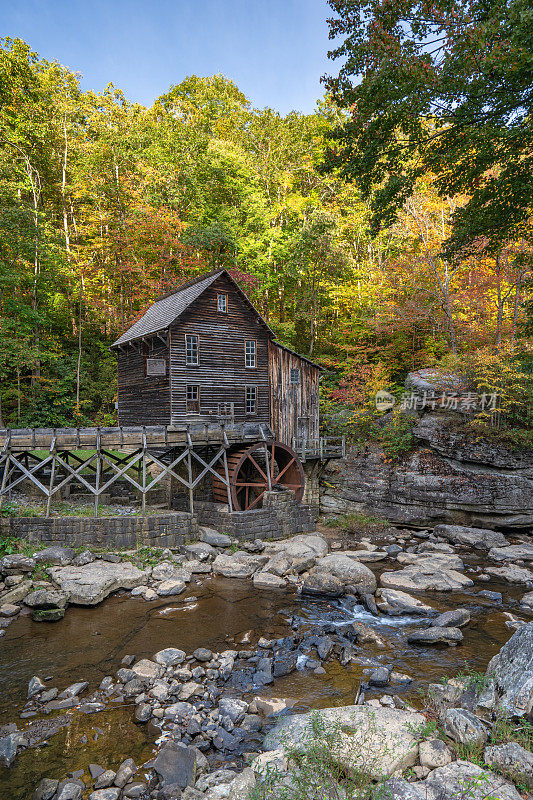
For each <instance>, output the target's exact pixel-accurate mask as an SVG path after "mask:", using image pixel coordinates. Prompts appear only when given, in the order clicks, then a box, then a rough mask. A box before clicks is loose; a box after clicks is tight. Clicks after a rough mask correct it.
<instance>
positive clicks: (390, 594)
mask: <svg viewBox="0 0 533 800" xmlns="http://www.w3.org/2000/svg"><path fill="white" fill-rule="evenodd" d="M376 603H377V606H378V608H379V610H380V611H381V612H383V613H384V614H391V615H401V614H414V615H416V616H423V617H427V616H431V615H434V614H437V613H438V612H437V611H436V610H435V609H434V608H432V606H428V605H426V604H425V603H423V602H422V601H421V600H419V599H418V598H417V597H412V596H411V595H410V594H407V592H401V591H399V590H398V589H381V590H380V596H379V597H377V598H376Z"/></svg>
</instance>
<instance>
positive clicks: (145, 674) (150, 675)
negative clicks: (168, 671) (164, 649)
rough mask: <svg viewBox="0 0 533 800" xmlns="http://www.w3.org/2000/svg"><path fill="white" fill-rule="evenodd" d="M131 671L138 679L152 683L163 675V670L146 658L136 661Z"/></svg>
mask: <svg viewBox="0 0 533 800" xmlns="http://www.w3.org/2000/svg"><path fill="white" fill-rule="evenodd" d="M131 669H132V672H134V673H135V674H136V675H137V677H138V678H140V679H141V680H145V681H146V680H148V681H153V680H155V679H156V678H160V677H161V674H162V673H163V668H162V667H161V666H160V665H159V664H155V663H154V662H153V661H150V660H149V659H147V658H142V659H141V660H140V661H137V663H136V664H134V665H133V666H132V668H131Z"/></svg>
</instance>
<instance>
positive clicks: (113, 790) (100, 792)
mask: <svg viewBox="0 0 533 800" xmlns="http://www.w3.org/2000/svg"><path fill="white" fill-rule="evenodd" d="M119 797H120V789H119V788H118V787H116V786H110V787H109V788H108V789H96V791H94V792H91V794H90V795H89V800H118V798H119Z"/></svg>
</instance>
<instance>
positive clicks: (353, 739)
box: [264, 706, 425, 779]
mask: <svg viewBox="0 0 533 800" xmlns="http://www.w3.org/2000/svg"><path fill="white" fill-rule="evenodd" d="M317 714H318V717H319V718H320V719H321V721H322V723H323V724H325V725H326V726H328V727H331V728H332V729H335V730H338V736H337V737H336V741H335V745H334V746H333V747H332V751H331V758H332V761H333V763H335V764H337V765H339V766H340V767H341V768H342V769H344V770H346V771H347V773H348V774H354V773H355V772H357V771H358V770H359V769H361V768H364V769H365V770H366V771H368V772H369V774H370V775H371V776H372V777H373V778H375V779H379V778H383V777H385V778H386V777H389V776H390V775H391V774H392V773H393V772H396V771H397V770H403V769H406V768H407V767H410V766H413V764H415V762H416V759H417V757H418V743H417V740H416V734H415V733H414V730H416V728H417V727H419V726H420V725H422V724H423V723H424V721H425V720H424V717H423V716H422V715H421V714H418V713H416V712H414V711H404V710H400V709H396V708H394V709H393V708H370V707H368V706H344V707H340V708H325V709H321V711H320V712H310V713H308V714H298V715H293V716H288V717H284V718H283V719H281V720H280V721H279V722H278V723H277V724H276V725H275V726H274V728H272V730H271V731H270V732H269V733H268V734H267V736H266V738H265V742H264V747H265V749H266V750H276V749H283V748H284V747H291V748H295V749H298V748H299V747H305V744H306V741H308V737H309V731H310V730H311V725H312V721H313V718H316V716H317Z"/></svg>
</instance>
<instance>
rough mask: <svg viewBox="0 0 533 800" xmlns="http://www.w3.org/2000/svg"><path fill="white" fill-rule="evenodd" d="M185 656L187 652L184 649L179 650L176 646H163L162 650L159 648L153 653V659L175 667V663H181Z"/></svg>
mask: <svg viewBox="0 0 533 800" xmlns="http://www.w3.org/2000/svg"><path fill="white" fill-rule="evenodd" d="M186 658H187V653H186V652H185V651H184V650H179V649H178V648H177V647H165V649H164V650H159V651H158V652H157V653H156V654H155V656H154V661H156V662H157V663H158V664H162V665H163V666H164V667H175V666H176V665H177V664H181V663H183V661H185V659H186Z"/></svg>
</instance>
